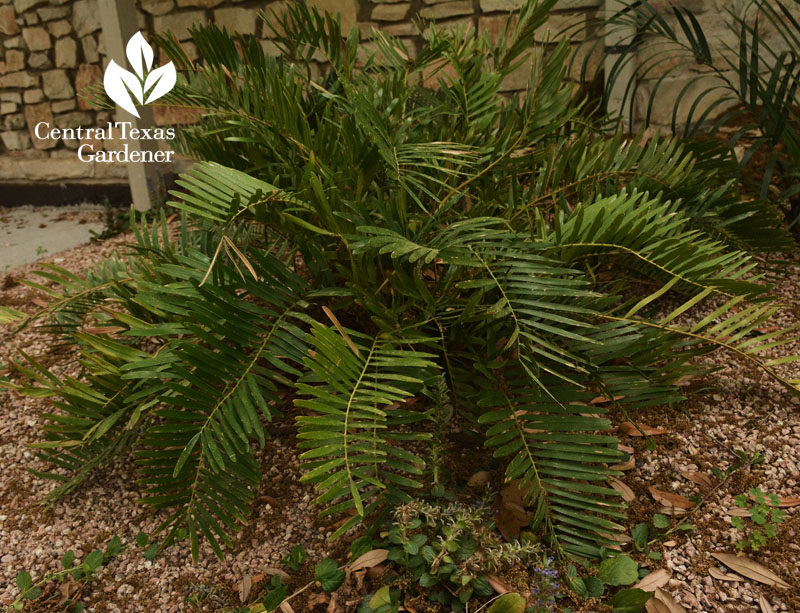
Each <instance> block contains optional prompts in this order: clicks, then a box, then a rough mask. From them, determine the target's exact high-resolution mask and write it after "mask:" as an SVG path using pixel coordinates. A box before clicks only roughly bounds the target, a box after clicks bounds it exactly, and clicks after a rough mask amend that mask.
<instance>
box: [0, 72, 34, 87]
mask: <svg viewBox="0 0 800 613" xmlns="http://www.w3.org/2000/svg"><path fill="white" fill-rule="evenodd" d="M38 82H39V80H38V79H36V78H35V77H34V76H33V75H30V74H28V73H27V72H22V71H20V72H12V73H10V74H7V75H3V76H2V77H0V89H3V88H6V87H8V88H12V87H19V88H20V89H25V88H28V87H34V86H35V85H36V84H37V83H38Z"/></svg>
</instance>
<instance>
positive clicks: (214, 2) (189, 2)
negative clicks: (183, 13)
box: [178, 0, 223, 9]
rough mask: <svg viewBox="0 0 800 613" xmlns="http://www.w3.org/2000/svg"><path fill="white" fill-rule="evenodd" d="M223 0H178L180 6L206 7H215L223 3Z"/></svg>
mask: <svg viewBox="0 0 800 613" xmlns="http://www.w3.org/2000/svg"><path fill="white" fill-rule="evenodd" d="M222 2H223V0H178V6H179V7H184V6H199V7H202V8H206V9H213V8H214V7H215V6H219V5H220V4H222Z"/></svg>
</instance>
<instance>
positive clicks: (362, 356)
mask: <svg viewBox="0 0 800 613" xmlns="http://www.w3.org/2000/svg"><path fill="white" fill-rule="evenodd" d="M346 334H348V335H349V336H348V338H345V337H343V336H342V335H341V334H340V333H339V332H337V331H336V330H335V329H331V328H326V327H323V326H321V325H318V324H317V325H315V326H314V327H313V329H312V332H311V337H312V347H313V352H312V354H311V355H310V356H309V357H306V358H305V362H306V365H307V367H308V369H309V371H310V372H309V374H308V375H306V376H304V377H303V378H301V379H300V380H299V381H298V383H297V390H298V392H299V393H300V395H301V397H299V398H298V399H296V400H295V405H296V406H297V407H298V408H301V409H305V410H307V411H309V414H307V415H301V416H299V417H298V418H297V423H298V425H299V426H300V432H299V434H298V438H299V439H300V440H301V443H300V445H299V446H300V448H301V449H308V451H305V452H303V454H302V455H301V456H300V457H301V459H303V460H305V461H306V462H305V463H304V464H303V468H304V469H305V470H306V471H307V472H306V473H305V475H303V477H302V481H305V482H309V483H314V484H316V486H317V489H318V490H319V491H320V492H321V494H320V496H319V498H317V502H318V503H325V504H327V505H333V506H332V507H330V508H329V509H328V513H330V512H331V511H333V512H341V511H343V510H347V509H355V511H356V516H355V517H354V518H353V520H351V521H348V522H347V523H345V524H344V525H343V526H342V527H341V528H339V530H337V534H340V533H343V532H344V531H346V530H347V529H349V528H350V527H351V526H352V525H353V523H355V522H357V521H360V520H361V519H363V518H364V517H365V516H366V515H368V514H370V513H372V512H373V511H374V510H375V509H376V508H377V507H378V505H379V504H380V502H381V501H382V500H383V498H384V497H385V496H386V495H389V496H393V497H394V498H395V499H402V498H404V494H403V493H402V492H401V490H400V489H399V488H409V487H410V488H420V487H422V484H421V483H420V482H419V481H418V478H419V476H420V475H421V474H422V470H423V466H424V460H423V459H422V458H420V457H418V456H417V455H416V454H414V453H412V452H410V451H408V450H407V449H404V447H403V445H402V442H403V441H409V440H422V439H425V438H426V437H427V436H428V435H425V434H423V433H413V432H409V431H397V427H398V426H400V425H404V426H406V425H410V424H414V423H417V422H420V421H422V420H424V419H426V414H425V413H424V412H422V411H419V410H417V411H415V410H413V409H411V408H409V407H407V405H406V404H405V403H407V402H408V401H409V400H411V399H412V398H413V397H414V396H415V395H416V394H418V393H419V392H420V391H421V389H422V387H423V383H424V379H425V378H426V377H425V376H424V375H423V373H425V372H427V374H429V375H431V374H434V373H435V372H436V370H437V369H438V367H437V365H436V363H435V362H433V361H431V359H432V358H434V357H435V356H434V355H433V354H431V353H427V352H422V351H416V350H413V349H408V348H405V347H408V346H409V345H412V346H413V344H419V343H420V342H422V339H418V340H417V341H416V343H415V342H414V339H405V338H402V337H401V338H398V339H393V338H391V337H388V336H383V335H379V336H376V337H374V338H371V339H370V338H369V337H365V336H364V335H363V334H358V333H355V332H353V331H347V332H346Z"/></svg>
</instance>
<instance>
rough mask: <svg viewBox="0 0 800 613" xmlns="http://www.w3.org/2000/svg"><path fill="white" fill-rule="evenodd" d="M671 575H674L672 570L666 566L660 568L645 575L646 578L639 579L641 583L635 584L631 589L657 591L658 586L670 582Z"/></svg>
mask: <svg viewBox="0 0 800 613" xmlns="http://www.w3.org/2000/svg"><path fill="white" fill-rule="evenodd" d="M670 577H672V573H671V572H670V571H668V570H667V569H666V568H659V569H658V570H654V571H653V572H652V573H650V574H648V575H647V576H645V578H644V579H642V580H641V581H639V583H637V584H636V585H634V586H633V587H632V588H631V589H637V588H638V589H640V590H644V591H645V592H655V591H656V589H657V588H660V587H664V586H665V585H666V584H667V583H668V582H669V579H670Z"/></svg>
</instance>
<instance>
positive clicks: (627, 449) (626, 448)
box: [617, 443, 636, 454]
mask: <svg viewBox="0 0 800 613" xmlns="http://www.w3.org/2000/svg"><path fill="white" fill-rule="evenodd" d="M617 449H619V450H620V451H624V452H625V453H630V454H632V453H633V452H634V451H636V450H635V449H634V448H633V447H629V446H628V445H623V444H622V443H620V444H619V445H617Z"/></svg>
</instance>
